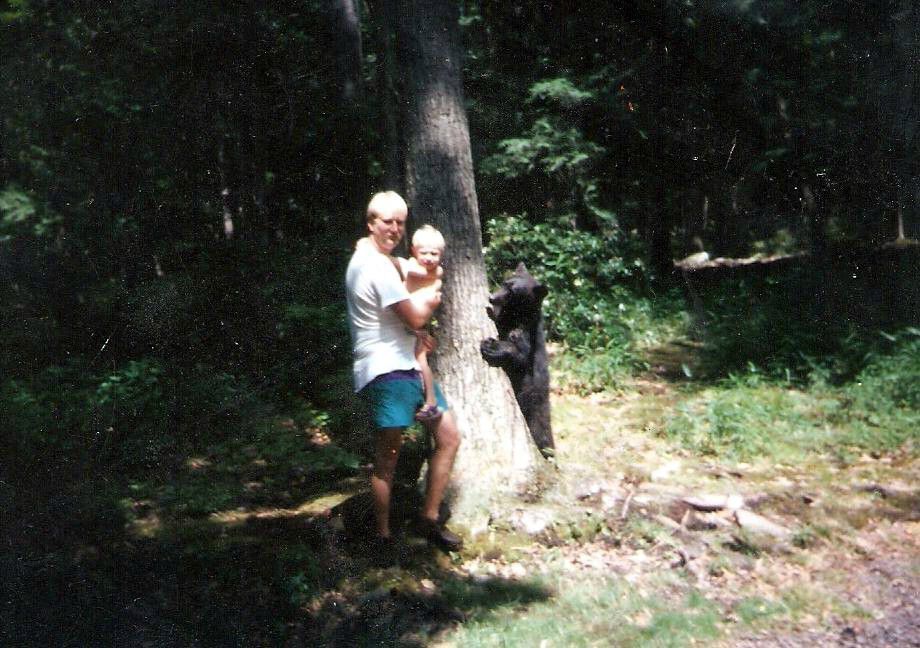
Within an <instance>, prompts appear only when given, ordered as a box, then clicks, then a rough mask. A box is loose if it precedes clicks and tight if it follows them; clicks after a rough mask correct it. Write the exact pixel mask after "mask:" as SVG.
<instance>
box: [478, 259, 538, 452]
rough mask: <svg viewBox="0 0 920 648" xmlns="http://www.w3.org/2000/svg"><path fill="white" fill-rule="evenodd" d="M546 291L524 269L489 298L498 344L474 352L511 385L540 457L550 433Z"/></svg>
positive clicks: (487, 342)
mask: <svg viewBox="0 0 920 648" xmlns="http://www.w3.org/2000/svg"><path fill="white" fill-rule="evenodd" d="M544 297H546V286H544V285H543V284H541V283H540V282H539V281H537V280H536V279H534V278H533V277H532V276H531V274H530V273H529V272H527V268H526V266H525V265H524V264H523V263H520V264H518V267H517V269H516V270H515V271H514V274H512V275H511V276H510V277H508V279H506V280H505V282H504V283H503V284H502V286H501V288H499V290H498V291H496V292H494V293H493V294H491V295H489V304H491V305H490V306H489V307H488V308H487V311H488V313H489V317H491V318H492V320H493V321H494V322H495V326H496V328H497V329H498V339H496V338H487V339H485V340H483V341H482V343H481V344H480V346H479V350H480V352H481V353H482V358H483V360H485V361H486V362H488V363H489V365H491V366H493V367H501V368H502V369H504V370H505V373H506V374H508V378H510V379H511V386H512V387H513V388H514V395H515V397H517V402H518V405H520V407H521V413H523V414H524V419H525V420H526V421H527V425H528V427H529V428H530V434H531V436H532V437H533V440H534V441H535V442H536V444H537V447H538V448H540V451H541V452H542V453H543V454H544V455H551V454H552V448H553V447H554V446H553V430H552V427H551V424H550V418H549V366H548V360H547V357H546V338H545V334H544V332H543V311H542V305H543V298H544Z"/></svg>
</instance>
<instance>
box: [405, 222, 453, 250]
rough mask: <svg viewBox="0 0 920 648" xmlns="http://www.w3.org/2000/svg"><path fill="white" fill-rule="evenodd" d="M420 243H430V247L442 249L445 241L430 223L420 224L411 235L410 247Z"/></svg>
mask: <svg viewBox="0 0 920 648" xmlns="http://www.w3.org/2000/svg"><path fill="white" fill-rule="evenodd" d="M420 245H430V246H431V247H436V248H440V249H441V250H443V249H444V247H445V245H446V243H445V242H444V236H443V235H442V234H441V232H439V231H438V230H436V229H435V228H434V227H432V226H431V225H422V226H421V227H419V228H418V229H417V230H415V233H414V234H413V235H412V247H418V246H420Z"/></svg>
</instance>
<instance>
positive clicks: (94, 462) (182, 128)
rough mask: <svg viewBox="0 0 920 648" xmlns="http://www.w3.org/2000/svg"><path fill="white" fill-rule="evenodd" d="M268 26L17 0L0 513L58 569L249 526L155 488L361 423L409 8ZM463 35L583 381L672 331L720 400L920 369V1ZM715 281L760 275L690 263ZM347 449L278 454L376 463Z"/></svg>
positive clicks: (510, 242)
mask: <svg viewBox="0 0 920 648" xmlns="http://www.w3.org/2000/svg"><path fill="white" fill-rule="evenodd" d="M270 5H271V6H270V7H266V6H265V4H264V3H256V2H248V1H238V2H224V3H217V4H215V3H206V2H199V1H197V0H186V1H185V2H157V3H150V2H138V1H132V0H125V1H122V2H83V1H78V2H69V3H62V2H55V1H51V0H47V1H42V0H6V2H2V3H0V303H2V304H3V309H2V314H0V336H2V342H0V430H2V434H3V441H2V443H0V446H2V447H0V506H2V507H3V511H4V516H5V517H6V518H7V521H12V520H19V521H20V522H17V523H16V524H15V525H13V526H8V529H12V531H10V533H11V534H13V537H16V538H17V542H22V543H24V544H27V545H29V546H30V547H32V549H31V550H30V551H32V553H30V554H29V555H31V556H32V557H33V558H34V560H35V561H38V562H36V563H34V564H32V567H35V566H36V565H39V566H40V565H44V564H45V563H42V562H41V561H42V560H44V558H41V556H47V555H48V552H49V551H50V549H49V548H51V547H57V546H60V545H61V544H62V543H63V544H66V542H67V537H68V536H72V535H74V534H86V533H91V531H86V529H87V528H90V529H92V528H93V525H98V526H99V529H100V531H99V533H102V532H103V530H104V532H105V533H111V532H112V531H111V529H112V528H118V525H117V524H114V523H112V520H113V519H118V518H119V516H124V515H127V514H128V513H126V512H125V511H124V510H123V509H121V508H119V504H118V503H119V501H121V500H120V498H121V497H122V494H123V493H124V492H127V491H128V490H130V489H134V491H133V492H140V493H147V492H154V490H156V489H159V490H156V492H157V493H158V494H159V495H158V496H160V497H164V496H166V497H173V498H174V499H175V500H176V501H178V502H182V507H180V509H177V510H181V511H182V514H188V515H195V514H196V513H200V512H208V511H212V510H215V509H216V508H219V507H220V506H224V505H229V504H231V503H233V502H234V501H235V500H234V499H233V497H235V496H230V495H226V496H224V497H223V499H221V498H220V497H217V496H216V495H215V494H214V492H212V491H209V490H207V487H206V485H205V484H201V485H200V489H199V490H196V488H199V487H194V486H189V487H188V488H187V489H186V490H185V491H183V492H175V493H172V494H171V495H170V494H169V493H168V492H166V491H164V490H163V489H164V488H165V489H167V490H168V484H169V481H170V476H171V475H175V474H176V472H177V471H178V470H179V469H180V466H181V465H183V464H182V461H184V459H185V458H187V457H188V456H190V455H192V454H194V453H196V452H207V451H208V449H209V448H213V447H214V446H215V444H225V445H227V446H228V447H232V448H233V449H234V450H233V452H235V453H237V454H235V455H233V456H239V457H240V461H242V460H243V458H245V455H246V452H248V450H247V448H249V447H251V446H252V444H263V445H270V444H271V443H279V444H282V442H281V441H277V437H276V436H274V434H273V428H272V426H273V425H274V424H275V423H268V422H269V421H275V420H276V418H277V417H278V416H280V415H282V414H283V415H284V416H286V417H290V420H292V421H294V423H296V425H298V426H299V427H300V428H302V429H307V430H322V431H323V432H322V433H323V434H326V433H328V434H331V435H332V436H333V437H335V436H336V435H339V436H342V437H347V432H348V431H349V430H350V429H351V426H352V425H353V420H352V419H353V412H352V407H351V405H350V403H351V394H350V378H349V373H348V368H349V363H350V358H349V344H348V339H347V329H346V326H345V320H344V301H343V291H342V276H343V271H344V265H345V263H346V262H347V259H348V255H349V251H350V249H351V246H352V245H353V241H354V239H355V238H356V236H357V235H358V233H359V232H360V231H361V220H362V213H361V212H362V209H363V206H364V205H365V204H366V201H367V198H368V196H369V195H370V194H371V193H372V192H373V191H376V190H381V189H388V188H396V189H397V190H401V165H402V162H401V159H400V156H401V153H400V151H401V148H400V142H401V137H400V133H399V132H398V128H396V124H397V123H398V115H397V112H398V111H397V107H398V105H399V102H400V101H401V90H400V65H401V63H400V61H398V60H396V59H395V58H394V56H393V54H392V41H391V39H392V35H391V34H392V32H391V26H392V25H391V22H392V21H391V19H392V11H393V6H392V3H391V2H390V1H389V0H368V2H367V3H366V4H358V5H355V4H353V3H352V2H347V1H345V0H339V1H336V2H313V1H309V0H304V1H298V2H291V1H286V0H281V1H279V2H274V3H270ZM461 28H462V34H463V38H464V44H465V48H466V58H465V61H464V75H465V78H464V82H465V92H466V99H467V110H468V116H469V120H470V127H471V138H472V145H473V152H474V160H475V165H476V174H477V191H478V196H479V203H480V212H481V217H482V221H483V227H484V232H483V234H484V238H485V242H486V246H487V259H488V262H489V271H490V273H491V276H490V278H491V279H492V280H493V281H496V282H497V281H499V280H500V278H501V277H502V275H503V274H504V273H505V272H507V271H508V270H510V269H512V268H513V267H514V265H516V263H517V262H518V261H520V260H523V261H526V263H527V264H528V267H529V269H530V270H531V272H532V273H533V274H534V275H536V276H538V277H540V278H541V279H542V280H543V281H544V282H545V283H547V285H548V286H549V288H550V297H549V298H548V301H547V303H546V306H545V309H546V316H547V321H548V329H549V334H550V338H551V340H552V341H553V342H554V344H555V345H557V348H558V349H559V354H560V360H559V363H560V365H559V367H560V376H561V377H564V378H565V380H568V381H569V382H568V383H567V384H569V385H570V386H572V387H573V388H576V389H583V390H593V389H602V388H606V387H610V386H614V385H615V384H616V381H617V376H618V375H623V374H628V373H630V372H635V371H642V370H644V369H647V368H648V364H647V362H646V361H645V360H643V357H642V356H641V354H640V353H639V352H638V349H639V348H640V347H641V346H642V344H643V343H645V342H648V338H649V337H650V336H654V335H656V334H658V332H660V331H662V330H664V329H665V328H667V327H668V326H670V327H672V328H673V327H681V326H683V327H684V329H683V330H685V332H686V335H688V336H689V337H691V338H693V340H694V342H695V343H699V344H701V345H703V348H705V349H706V350H707V357H708V359H709V363H708V364H709V366H708V369H707V371H708V375H709V376H712V377H715V378H717V377H719V376H726V375H729V374H730V373H731V372H735V371H739V370H750V369H751V368H752V367H753V368H756V369H757V370H758V371H760V372H762V373H763V374H764V375H767V376H777V377H781V378H782V379H784V380H793V381H795V380H800V381H807V380H809V379H812V378H813V377H814V376H815V375H816V374H820V375H821V376H823V377H824V378H826V379H827V380H830V381H837V382H844V381H846V380H849V379H850V378H852V377H853V376H855V375H856V374H857V373H858V372H859V370H860V368H861V367H862V363H863V362H864V360H865V358H866V357H867V354H868V353H869V352H870V351H872V352H873V353H874V352H877V351H879V349H881V350H882V351H884V352H886V353H887V352H891V351H893V350H898V349H901V350H902V352H903V349H908V350H909V352H910V353H909V357H915V354H916V353H917V352H918V349H920V347H918V343H917V339H918V337H917V330H916V329H911V328H910V326H911V325H917V324H918V321H917V320H918V306H920V295H918V287H917V286H918V283H920V282H918V279H920V273H918V259H920V256H918V248H917V244H916V242H915V240H914V239H916V238H918V237H920V212H918V209H920V204H918V197H920V155H918V153H920V150H918V138H917V128H918V125H920V69H918V61H920V12H918V11H917V10H916V9H915V8H914V7H913V6H912V3H910V2H902V1H901V0H881V1H879V2H873V3H863V2H852V1H850V0H797V1H771V2H766V1H760V0H733V1H729V0H710V1H701V2H694V3H689V2H682V1H677V0H673V1H672V0H636V1H634V2H596V3H584V2H581V3H576V2H570V1H560V2H533V3H527V2H515V1H510V2H509V1H503V2H497V1H494V2H493V1H490V0H484V1H481V2H472V1H467V2H463V3H462V11H461ZM417 224H418V223H415V225H417ZM448 244H449V242H448ZM701 251H705V252H706V253H707V256H708V258H709V259H716V258H720V257H722V258H725V259H746V260H747V261H749V262H750V263H747V264H746V265H744V266H739V265H737V264H735V265H734V266H732V264H731V263H727V262H723V263H721V265H720V264H715V265H716V266H717V267H716V268H702V269H694V268H693V267H690V268H689V269H688V268H684V269H683V270H681V267H680V266H678V267H675V265H674V261H675V260H679V259H683V258H685V257H688V256H690V255H692V254H694V253H699V252H701ZM697 258H699V257H697ZM771 261H773V263H771ZM720 268H721V269H720ZM668 330H671V329H668ZM561 379H562V378H561ZM914 389H915V388H914ZM911 394H914V392H911ZM915 397H916V396H915V395H913V396H911V398H915ZM905 398H907V397H905ZM905 402H906V401H905ZM911 402H913V401H911ZM342 446H343V447H345V448H347V447H348V443H347V441H343V443H342ZM333 448H334V449H330V447H329V446H324V445H317V446H316V447H313V448H312V449H311V448H308V447H303V448H302V447H294V446H293V445H291V446H288V445H283V444H282V445H279V447H277V455H278V456H279V457H281V456H284V457H285V458H286V459H285V460H286V461H289V462H290V463H291V464H292V465H294V464H297V465H299V466H307V467H308V468H309V469H311V470H312V469H315V470H318V471H323V470H326V471H335V470H350V469H353V468H354V467H355V466H357V465H358V463H359V461H360V449H340V448H339V447H338V446H333ZM292 470H294V469H293V468H292ZM288 478H291V479H295V478H296V475H295V476H294V477H290V475H289V476H288ZM164 484H166V485H165V486H164ZM304 488H307V487H306V486H305V487H304ZM63 492H66V493H68V495H67V496H66V497H62V496H61V493H63ZM24 493H28V494H29V498H28V500H26V499H23V494H24ZM164 493H165V495H164ZM253 497H255V496H253ZM26 508H28V511H26V510H25V509H26ZM129 513H130V512H129ZM42 516H45V517H44V518H42ZM52 518H53V519H54V520H55V522H54V524H51V523H50V522H48V520H51V519H52ZM23 520H28V523H26V522H22V521H23ZM36 520H39V521H38V522H36ZM41 520H44V522H42V521H41ZM36 525H37V526H36ZM78 527H79V529H81V530H80V531H79V532H77V531H76V529H77V528H78ZM35 528H39V529H41V530H42V531H41V534H40V535H41V537H39V533H38V531H33V530H32V529H35ZM49 529H51V530H50V531H49ZM177 560H178V558H177ZM14 562H15V561H13V559H12V558H10V560H9V561H7V562H6V563H5V571H6V573H7V574H10V573H12V572H15V573H16V574H18V576H15V575H14V576H13V577H12V580H10V578H7V579H6V580H7V581H8V582H14V581H15V578H25V576H23V574H25V573H26V572H24V571H16V570H18V569H25V568H23V567H22V566H21V565H22V563H16V564H17V565H19V566H16V567H14V566H13V563H14ZM32 567H30V569H31V568H32ZM30 573H31V572H30Z"/></svg>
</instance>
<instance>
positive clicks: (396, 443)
mask: <svg viewBox="0 0 920 648" xmlns="http://www.w3.org/2000/svg"><path fill="white" fill-rule="evenodd" d="M407 216H408V208H407V207H406V203H405V201H404V200H403V199H402V198H401V197H400V196H399V194H397V193H395V192H393V191H387V192H381V193H378V194H375V195H374V196H373V197H372V198H371V200H370V202H369V203H368V206H367V229H368V233H369V236H368V240H369V242H370V243H371V245H359V246H357V248H356V249H355V252H354V254H353V255H352V258H351V261H350V263H349V264H348V270H347V272H346V276H345V283H346V289H347V300H348V323H349V329H350V331H351V339H352V346H353V350H354V381H355V391H356V392H358V393H359V395H360V396H361V397H362V398H364V399H365V400H366V401H367V402H368V404H369V405H370V410H371V417H372V420H373V423H374V427H375V430H376V439H375V444H374V467H373V471H372V473H371V479H370V486H371V496H372V498H373V502H374V519H375V523H376V532H377V542H378V544H379V545H380V546H381V547H382V548H383V550H386V549H392V548H393V543H394V541H393V536H392V533H391V529H390V496H391V493H392V490H393V474H394V471H395V469H396V462H397V460H398V459H399V450H400V447H401V445H402V433H403V431H404V430H405V428H407V427H408V426H409V425H411V424H412V423H413V422H414V420H415V414H416V410H417V409H418V407H419V406H420V405H421V404H422V403H423V402H424V400H425V396H424V391H423V387H422V382H421V378H420V374H419V365H418V362H417V361H416V359H415V343H416V337H415V335H414V334H413V333H412V331H414V330H417V329H421V328H423V327H424V326H425V325H426V324H427V323H428V320H429V319H430V318H431V316H432V314H433V313H434V310H435V309H436V308H437V307H438V305H439V304H440V302H441V294H440V290H436V291H430V292H427V294H424V295H422V296H421V297H420V298H419V299H411V298H410V296H409V292H408V291H407V290H406V287H405V285H404V284H403V281H402V279H401V277H400V271H399V270H398V269H397V268H398V265H397V264H396V263H394V261H395V259H393V257H391V256H390V254H391V253H392V252H393V249H394V248H395V247H396V245H397V244H398V243H399V242H400V240H401V239H402V237H403V234H404V233H405V229H406V217H407ZM439 287H440V286H438V288H439ZM429 350H430V349H429ZM435 391H436V393H437V396H438V404H439V406H440V408H441V409H442V410H444V415H443V416H441V417H440V418H438V419H437V420H434V421H431V422H430V423H428V424H427V425H426V427H427V429H428V432H429V434H430V435H431V436H432V438H433V441H434V450H433V452H432V454H431V457H430V458H429V461H428V475H427V479H426V491H425V499H424V503H423V505H422V510H421V511H420V512H419V516H418V518H417V520H416V522H415V525H414V526H415V530H416V531H417V532H418V533H419V534H420V535H422V536H423V537H425V538H427V539H428V541H429V542H432V543H434V544H437V545H438V546H440V547H442V548H443V549H446V550H449V551H456V550H459V549H460V548H461V546H462V541H461V540H460V538H459V537H458V536H457V535H456V534H454V533H452V532H451V531H450V530H449V529H447V528H446V527H445V526H443V525H442V524H440V523H439V522H438V511H439V508H440V505H441V501H442V499H443V498H444V492H445V490H446V488H447V483H448V481H449V479H450V471H451V469H452V467H453V464H454V458H455V457H456V454H457V448H458V447H459V445H460V433H459V432H458V430H457V425H456V423H455V421H454V417H453V414H452V413H451V412H450V411H449V410H448V409H447V403H446V401H445V400H444V396H443V394H441V390H440V388H439V387H437V385H435Z"/></svg>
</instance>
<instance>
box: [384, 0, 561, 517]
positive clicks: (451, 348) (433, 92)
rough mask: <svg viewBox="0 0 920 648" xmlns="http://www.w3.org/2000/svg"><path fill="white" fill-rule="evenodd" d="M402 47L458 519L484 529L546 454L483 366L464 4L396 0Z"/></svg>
mask: <svg viewBox="0 0 920 648" xmlns="http://www.w3.org/2000/svg"><path fill="white" fill-rule="evenodd" d="M395 4H396V6H397V7H398V38H397V41H398V52H399V56H400V62H401V64H402V69H403V70H404V71H405V73H406V75H407V84H406V90H407V94H408V96H407V105H406V108H407V110H406V115H405V126H406V128H405V138H406V145H407V155H406V184H407V194H408V195H407V197H408V202H409V205H410V211H411V215H412V225H413V227H415V226H418V225H421V224H423V223H431V224H432V225H434V226H435V227H437V228H438V229H440V230H441V231H442V233H443V234H444V237H445V239H446V240H447V250H446V252H445V255H444V267H445V282H444V300H443V303H442V306H441V309H440V311H439V313H438V316H437V318H438V323H439V331H438V338H439V340H440V346H439V348H438V351H437V352H436V354H435V358H434V360H435V363H436V370H437V373H438V376H439V380H440V382H441V384H442V385H443V387H444V391H445V393H446V395H447V398H448V400H449V401H450V403H451V407H452V409H453V411H454V413H455V415H456V417H457V422H458V424H459V427H460V432H461V434H462V436H463V444H462V446H461V448H460V454H459V456H458V458H457V464H456V465H455V467H454V477H453V488H452V492H451V497H452V502H451V504H452V510H453V513H454V518H455V520H457V521H458V522H460V523H461V524H463V525H466V526H468V527H469V528H470V530H472V531H474V532H475V531H476V530H478V529H481V528H483V526H484V522H485V521H486V519H487V516H488V513H489V509H490V505H491V502H492V500H493V498H494V497H496V496H500V495H502V494H508V493H509V492H511V491H514V490H515V489H519V488H520V487H522V486H524V485H525V484H526V483H528V482H529V481H530V480H531V479H532V477H533V475H534V473H535V471H536V469H537V467H538V466H539V465H540V464H541V463H542V462H543V459H542V458H541V457H540V455H539V453H538V452H537V449H536V446H535V445H534V443H533V441H532V440H531V438H530V435H529V434H528V432H527V427H526V424H525V422H524V419H523V417H522V415H521V412H520V409H519V408H518V406H517V403H516V402H515V399H514V393H513V392H512V389H511V385H510V383H509V382H508V379H507V377H506V376H505V374H504V372H503V371H502V370H501V369H493V368H490V367H488V366H487V365H486V363H485V362H484V361H483V360H482V358H481V357H480V354H479V342H480V340H482V339H483V338H486V337H489V336H493V335H495V326H494V325H493V324H492V322H491V321H490V320H489V318H488V316H487V315H486V306H487V303H488V286H487V284H486V273H485V262H484V260H483V256H482V233H481V230H480V223H479V207H478V205H477V201H476V188H475V182H474V179H473V160H472V153H471V151H470V137H469V126H468V124H467V119H466V110H465V108H464V106H463V96H462V88H461V76H460V70H461V60H462V58H461V56H462V55H461V52H462V50H461V47H460V42H459V25H458V17H459V14H458V10H457V6H456V4H455V3H454V2H453V1H452V0H397V2H396V3H395Z"/></svg>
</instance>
